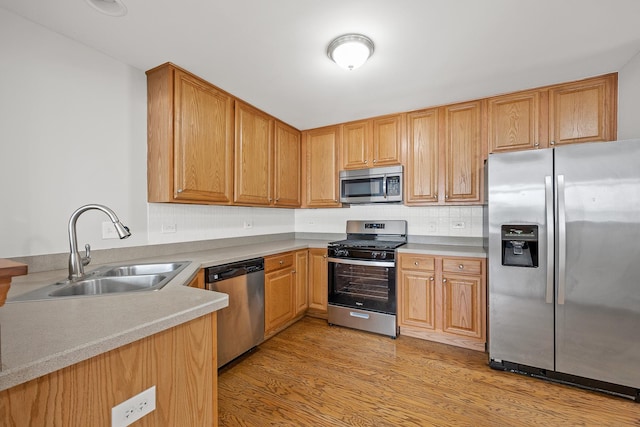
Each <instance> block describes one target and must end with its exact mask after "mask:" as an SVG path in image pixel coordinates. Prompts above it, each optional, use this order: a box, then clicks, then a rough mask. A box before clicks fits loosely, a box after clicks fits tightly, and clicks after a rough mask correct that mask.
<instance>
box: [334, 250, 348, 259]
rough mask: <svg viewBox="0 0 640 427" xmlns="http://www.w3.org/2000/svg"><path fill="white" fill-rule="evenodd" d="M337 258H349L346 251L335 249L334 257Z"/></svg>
mask: <svg viewBox="0 0 640 427" xmlns="http://www.w3.org/2000/svg"><path fill="white" fill-rule="evenodd" d="M335 256H337V257H346V256H349V251H348V250H346V249H337V250H336V255H335Z"/></svg>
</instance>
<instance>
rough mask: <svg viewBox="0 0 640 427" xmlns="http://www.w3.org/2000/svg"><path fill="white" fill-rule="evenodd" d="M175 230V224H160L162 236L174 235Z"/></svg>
mask: <svg viewBox="0 0 640 427" xmlns="http://www.w3.org/2000/svg"><path fill="white" fill-rule="evenodd" d="M177 230H178V225H177V224H162V229H161V230H160V232H161V233H163V234H167V233H175V232H176V231H177Z"/></svg>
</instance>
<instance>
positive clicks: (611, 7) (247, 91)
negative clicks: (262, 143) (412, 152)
mask: <svg viewBox="0 0 640 427" xmlns="http://www.w3.org/2000/svg"><path fill="white" fill-rule="evenodd" d="M123 2H124V3H125V4H126V6H127V8H128V14H127V15H126V16H124V17H122V18H114V17H110V16H106V15H102V14H100V13H98V12H97V11H96V10H95V9H93V8H92V7H90V6H89V5H88V4H87V3H86V2H85V0H46V1H44V0H0V7H3V8H5V9H7V10H9V11H13V12H15V13H17V14H19V15H22V16H24V17H25V18H27V19H29V20H31V21H34V22H36V23H39V24H41V25H43V26H45V27H47V28H50V29H51V30H53V31H55V32H58V33H61V34H63V35H66V36H68V37H70V38H72V39H75V40H78V41H80V42H82V43H83V44H85V45H87V46H90V47H93V48H95V49H97V50H99V51H101V52H104V53H106V54H107V55H110V56H112V57H114V58H116V59H118V60H119V61H122V62H124V63H126V64H130V65H132V66H133V67H136V68H139V69H141V70H148V69H150V68H153V67H155V66H157V65H159V64H161V63H164V62H167V61H171V62H174V63H175V64H177V65H179V66H181V67H183V68H186V69H187V70H189V71H191V72H193V73H195V74H197V75H199V76H201V77H203V78H204V79H206V80H208V81H209V82H211V83H213V84H214V85H216V86H218V87H220V88H222V89H224V90H226V91H228V92H230V93H232V94H233V95H235V96H237V97H239V98H242V99H243V100H245V101H247V102H249V103H251V104H253V105H255V106H256V107H258V108H260V109H262V110H264V111H266V112H268V113H270V114H272V115H274V116H276V117H278V118H280V119H281V120H283V121H285V122H287V123H289V124H291V125H293V126H295V127H297V128H298V129H301V130H304V129H310V128H314V127H319V126H323V125H328V124H334V123H340V122H345V121H349V120H354V119H359V118H364V117H371V116H375V115H382V114H387V113H394V112H399V111H408V110H412V109H418V108H423V107H429V106H435V105H440V104H446V103H452V102H456V101H465V100H471V99H474V98H480V97H485V96H489V95H495V94H500V93H505V92H510V91H515V90H519V89H526V88H531V87H536V86H542V85H546V84H552V83H559V82H564V81H570V80H576V79H580V78H583V77H589V76H594V75H598V74H604V73H608V72H612V71H618V70H620V69H621V68H622V67H623V66H624V64H625V63H627V62H628V61H629V60H630V59H631V58H632V57H633V56H634V55H635V54H637V53H638V52H640V1H639V0H395V1H393V0H273V1H267V0H173V1H170V0H123ZM350 32H357V33H362V34H365V35H367V36H369V37H370V38H371V39H372V40H373V41H374V43H375V49H376V50H375V53H374V55H373V57H372V58H371V59H370V60H369V62H367V63H366V64H365V65H364V66H363V67H362V68H360V69H358V70H355V71H352V72H349V71H345V70H343V69H341V68H339V67H338V66H337V65H335V64H334V63H333V62H331V61H330V60H329V59H328V58H327V56H326V48H327V45H328V44H329V42H330V41H331V40H332V39H333V38H335V37H336V36H339V35H341V34H344V33H350Z"/></svg>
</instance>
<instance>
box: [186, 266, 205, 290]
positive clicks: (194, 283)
mask: <svg viewBox="0 0 640 427" xmlns="http://www.w3.org/2000/svg"><path fill="white" fill-rule="evenodd" d="M187 286H189V287H191V288H198V289H204V287H205V283H204V268H201V269H200V270H199V271H198V274H196V276H195V277H194V278H193V279H191V281H190V282H189V284H188V285H187Z"/></svg>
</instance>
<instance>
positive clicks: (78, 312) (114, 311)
mask: <svg viewBox="0 0 640 427" xmlns="http://www.w3.org/2000/svg"><path fill="white" fill-rule="evenodd" d="M327 243H328V242H327V241H326V240H307V239H292V240H282V241H275V242H268V243H257V244H250V245H243V246H233V247H226V248H217V249H211V250H203V251H198V252H187V253H179V254H175V255H162V256H158V257H147V258H143V259H136V262H138V261H140V262H161V261H190V262H191V264H190V265H189V266H187V267H186V268H185V269H184V270H183V271H181V272H180V273H179V274H178V275H177V276H176V277H175V278H174V279H173V280H171V282H169V283H168V284H167V285H166V286H165V287H163V288H162V289H160V290H159V291H155V292H142V293H127V294H119V295H104V296H97V297H78V298H65V299H60V300H48V301H30V302H8V303H6V304H5V305H4V306H3V307H0V360H1V362H2V365H1V366H2V370H1V371H0V390H5V389H8V388H10V387H13V386H15V385H18V384H21V383H24V382H27V381H30V380H32V379H35V378H38V377H40V376H43V375H46V374H48V373H51V372H54V371H57V370H59V369H62V368H65V367H67V366H71V365H73V364H76V363H78V362H81V361H83V360H86V359H89V358H91V357H93V356H96V355H98V354H101V353H105V352H107V351H110V350H113V349H115V348H118V347H121V346H123V345H126V344H129V343H131V342H134V341H137V340H139V339H142V338H144V337H147V336H150V335H153V334H156V333H158V332H160V331H163V330H165V329H169V328H172V327H174V326H177V325H179V324H182V323H185V322H188V321H190V320H193V319H195V318H198V317H200V316H203V315H206V314H208V313H212V312H214V311H217V310H220V309H222V308H224V307H226V306H228V304H229V297H228V295H226V294H222V293H218V292H211V291H204V290H202V289H195V288H190V287H187V286H184V285H185V284H187V283H189V281H190V280H191V279H192V278H193V277H194V276H195V274H196V273H197V272H198V270H199V269H200V268H203V267H210V266H214V265H221V264H225V263H228V262H234V261H240V260H244V259H249V258H254V257H262V256H267V255H272V254H277V253H280V252H286V251H291V250H298V249H306V248H324V247H326V245H327ZM400 251H401V252H408V253H432V254H434V255H451V256H470V257H486V254H485V252H484V250H483V249H482V248H481V247H473V246H459V245H458V246H450V245H441V244H437V245H432V244H415V243H410V244H408V245H406V246H403V247H402V248H401V249H400ZM98 266H99V265H95V266H93V265H90V266H88V267H87V271H91V270H93V269H95V268H97V267H98ZM66 275H67V271H66V270H55V271H47V272H40V273H34V274H29V275H27V276H21V277H15V278H14V280H13V282H12V285H11V289H10V291H9V295H8V297H9V298H11V297H14V296H17V295H20V294H22V293H25V292H29V291H31V290H33V289H36V288H39V287H42V286H46V285H49V284H51V283H53V282H55V281H57V280H60V279H63V278H65V276H66Z"/></svg>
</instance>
